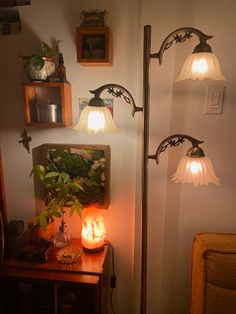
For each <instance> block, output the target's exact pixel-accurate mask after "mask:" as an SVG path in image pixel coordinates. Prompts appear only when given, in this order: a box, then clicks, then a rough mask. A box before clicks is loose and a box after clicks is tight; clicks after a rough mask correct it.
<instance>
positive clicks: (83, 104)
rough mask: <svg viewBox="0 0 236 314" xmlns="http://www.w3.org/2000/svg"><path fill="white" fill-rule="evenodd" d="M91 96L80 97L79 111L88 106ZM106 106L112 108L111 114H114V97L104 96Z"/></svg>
mask: <svg viewBox="0 0 236 314" xmlns="http://www.w3.org/2000/svg"><path fill="white" fill-rule="evenodd" d="M89 100H90V98H79V112H80V113H81V111H82V110H83V109H84V108H85V107H86V106H88V103H89ZM103 101H104V104H105V106H106V107H107V108H108V109H109V110H110V112H111V115H112V116H113V98H103Z"/></svg>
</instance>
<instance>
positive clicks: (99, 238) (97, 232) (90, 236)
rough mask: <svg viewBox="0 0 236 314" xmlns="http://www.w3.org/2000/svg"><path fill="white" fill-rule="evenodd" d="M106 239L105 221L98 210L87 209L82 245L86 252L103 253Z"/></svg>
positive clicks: (83, 225) (83, 221)
mask: <svg viewBox="0 0 236 314" xmlns="http://www.w3.org/2000/svg"><path fill="white" fill-rule="evenodd" d="M105 237H106V227H105V224H104V219H103V217H102V215H101V214H100V213H99V210H98V209H97V208H86V209H85V210H84V212H83V214H82V245H83V249H84V251H85V252H88V253H97V252H100V251H103V249H104V242H105Z"/></svg>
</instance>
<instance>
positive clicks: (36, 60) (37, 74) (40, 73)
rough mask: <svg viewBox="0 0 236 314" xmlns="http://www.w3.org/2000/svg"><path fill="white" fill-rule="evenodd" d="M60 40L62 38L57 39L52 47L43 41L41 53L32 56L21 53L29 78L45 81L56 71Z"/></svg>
mask: <svg viewBox="0 0 236 314" xmlns="http://www.w3.org/2000/svg"><path fill="white" fill-rule="evenodd" d="M60 42H61V40H55V41H54V42H53V47H51V46H49V45H48V44H46V43H45V42H44V41H42V42H41V53H40V54H33V55H31V56H25V55H23V54H22V53H20V54H19V57H21V58H22V59H23V64H24V69H25V72H26V74H27V76H28V78H29V80H31V81H45V80H47V79H48V78H49V77H50V76H51V75H52V74H53V73H54V72H55V69H56V62H57V59H58V54H59V44H60Z"/></svg>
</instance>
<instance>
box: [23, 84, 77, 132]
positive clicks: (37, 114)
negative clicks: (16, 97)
mask: <svg viewBox="0 0 236 314" xmlns="http://www.w3.org/2000/svg"><path fill="white" fill-rule="evenodd" d="M23 89H24V96H25V121H26V124H27V125H31V126H37V127H44V128H45V127H65V126H69V125H71V124H72V109H71V85H70V83H64V82H63V83H62V82H23Z"/></svg>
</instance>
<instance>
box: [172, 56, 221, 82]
mask: <svg viewBox="0 0 236 314" xmlns="http://www.w3.org/2000/svg"><path fill="white" fill-rule="evenodd" d="M207 78H208V79H212V80H217V81H219V80H225V78H224V76H223V74H222V73H221V69H220V63H219V60H218V58H217V57H216V56H215V55H214V53H212V52H193V53H192V54H191V55H190V56H188V58H187V59H186V60H185V62H184V65H183V67H182V70H181V72H180V75H179V76H178V77H177V79H176V81H182V80H187V79H191V80H204V79H207Z"/></svg>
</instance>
